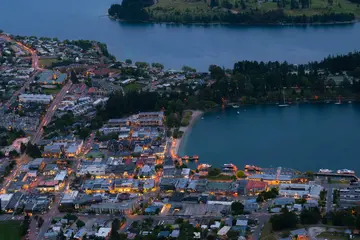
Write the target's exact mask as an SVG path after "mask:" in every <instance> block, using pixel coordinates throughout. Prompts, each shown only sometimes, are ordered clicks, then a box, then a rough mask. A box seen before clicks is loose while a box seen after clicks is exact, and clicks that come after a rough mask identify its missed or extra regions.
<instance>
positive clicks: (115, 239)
mask: <svg viewBox="0 0 360 240" xmlns="http://www.w3.org/2000/svg"><path fill="white" fill-rule="evenodd" d="M119 229H120V220H119V219H117V218H115V219H114V220H113V222H112V223H111V232H110V238H109V239H110V240H119V239H120V234H119V233H118V230H119Z"/></svg>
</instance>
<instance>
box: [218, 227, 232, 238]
mask: <svg viewBox="0 0 360 240" xmlns="http://www.w3.org/2000/svg"><path fill="white" fill-rule="evenodd" d="M230 229H231V227H230V226H224V227H222V228H221V229H220V230H219V231H218V233H217V235H218V236H219V238H220V239H226V238H227V236H226V235H227V233H228V232H229V231H230Z"/></svg>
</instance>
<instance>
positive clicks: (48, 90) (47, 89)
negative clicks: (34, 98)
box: [43, 88, 61, 94]
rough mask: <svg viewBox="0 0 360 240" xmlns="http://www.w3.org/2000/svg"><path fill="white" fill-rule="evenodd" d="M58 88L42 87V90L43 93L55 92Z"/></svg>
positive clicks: (58, 90)
mask: <svg viewBox="0 0 360 240" xmlns="http://www.w3.org/2000/svg"><path fill="white" fill-rule="evenodd" d="M60 90H61V89H59V88H54V89H52V88H44V89H43V92H44V93H45V94H57V93H58V92H60Z"/></svg>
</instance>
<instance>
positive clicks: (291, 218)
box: [270, 208, 298, 231]
mask: <svg viewBox="0 0 360 240" xmlns="http://www.w3.org/2000/svg"><path fill="white" fill-rule="evenodd" d="M270 222H271V225H272V229H273V230H274V231H280V230H283V229H289V228H295V227H296V224H297V222H298V218H297V216H296V214H295V213H293V212H289V210H288V209H287V208H284V209H283V210H282V213H281V214H279V215H273V216H271V218H270Z"/></svg>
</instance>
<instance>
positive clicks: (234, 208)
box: [231, 201, 244, 215]
mask: <svg viewBox="0 0 360 240" xmlns="http://www.w3.org/2000/svg"><path fill="white" fill-rule="evenodd" d="M231 212H232V214H233V215H240V214H243V213H244V204H242V203H241V202H237V201H236V202H233V203H232V204H231Z"/></svg>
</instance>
